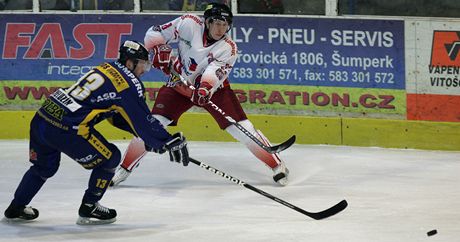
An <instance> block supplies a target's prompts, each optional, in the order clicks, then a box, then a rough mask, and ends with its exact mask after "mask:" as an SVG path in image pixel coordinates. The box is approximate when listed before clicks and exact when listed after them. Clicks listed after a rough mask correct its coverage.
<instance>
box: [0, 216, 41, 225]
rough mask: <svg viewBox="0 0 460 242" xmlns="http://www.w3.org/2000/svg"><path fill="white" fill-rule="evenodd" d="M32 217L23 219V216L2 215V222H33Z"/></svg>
mask: <svg viewBox="0 0 460 242" xmlns="http://www.w3.org/2000/svg"><path fill="white" fill-rule="evenodd" d="M34 221H35V220H34V219H23V218H7V217H3V218H2V222H3V223H8V224H26V223H32V222H34Z"/></svg>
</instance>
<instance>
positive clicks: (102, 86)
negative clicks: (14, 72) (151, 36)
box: [5, 40, 189, 225]
mask: <svg viewBox="0 0 460 242" xmlns="http://www.w3.org/2000/svg"><path fill="white" fill-rule="evenodd" d="M119 52H120V54H119V59H118V60H117V61H115V62H111V63H103V64H101V65H99V66H97V67H96V68H94V69H92V70H91V71H89V72H88V73H87V74H85V75H84V76H83V77H81V78H80V79H79V80H78V81H77V82H76V83H75V84H74V85H72V86H71V87H69V88H61V89H58V90H57V91H56V92H54V93H53V94H52V95H51V96H50V97H49V98H48V99H46V100H45V102H44V104H43V105H42V106H41V108H40V109H39V110H38V111H37V112H36V114H35V116H34V117H33V119H32V121H31V124H30V144H29V146H30V147H29V160H30V162H31V163H32V166H31V167H30V168H29V170H28V171H27V172H26V173H25V174H24V176H23V178H22V180H21V182H20V183H19V186H18V187H17V189H16V192H15V193H14V198H13V200H12V202H11V204H10V205H9V207H8V208H7V209H6V211H5V218H6V219H7V220H10V221H24V220H33V219H35V218H37V217H38V214H39V213H38V210H37V209H36V208H32V207H30V206H28V204H29V203H30V202H31V200H32V199H33V197H34V196H35V195H36V194H37V193H38V191H39V190H40V188H41V187H42V186H43V184H44V183H45V182H46V180H47V179H48V178H50V177H52V176H53V175H54V174H55V173H56V172H57V170H58V168H59V162H60V160H61V153H64V154H66V155H67V156H69V157H70V158H72V159H74V160H75V161H77V162H78V163H79V164H80V165H82V166H83V167H84V168H86V169H91V170H92V173H91V175H90V178H89V183H88V188H87V190H86V191H85V193H84V195H83V199H82V203H81V206H80V209H79V211H78V214H79V217H78V219H77V224H81V225H85V224H107V223H113V222H114V221H115V220H116V216H117V213H116V211H115V210H114V209H109V208H106V207H104V206H102V205H100V204H99V200H101V198H102V196H103V195H104V193H105V191H106V189H107V187H108V186H109V182H110V181H111V179H112V177H113V175H114V172H115V168H116V167H117V166H118V164H119V163H120V160H121V153H120V151H119V149H118V148H117V147H116V146H115V145H114V144H112V143H110V142H108V141H107V140H106V139H105V138H104V137H103V136H102V135H101V134H100V133H99V132H98V131H97V130H96V129H95V128H94V125H95V124H97V123H98V122H100V121H102V120H105V119H107V120H108V121H109V122H110V123H111V124H112V125H114V126H115V127H117V128H120V129H123V130H126V131H129V132H131V133H132V134H133V135H135V136H137V137H140V138H142V140H144V142H145V144H146V145H145V146H146V149H147V150H149V151H154V152H157V153H163V152H166V151H168V152H169V155H170V160H171V161H176V162H181V163H183V165H184V166H186V165H187V164H188V161H189V160H188V150H187V142H186V140H185V138H184V137H183V136H182V134H181V133H176V134H174V135H170V134H169V133H168V132H167V131H166V130H165V129H164V128H163V126H162V125H161V124H160V122H158V121H157V120H156V119H155V118H154V117H153V116H152V115H151V113H150V110H149V108H148V106H147V104H146V102H145V97H144V91H145V89H144V85H143V84H142V82H141V81H140V80H139V77H140V76H141V75H142V74H144V72H147V71H149V69H150V66H151V62H150V61H149V53H148V51H147V50H146V49H145V47H144V46H143V45H142V44H141V43H139V42H137V41H129V40H128V41H125V42H124V43H123V44H122V45H121V47H120V50H119Z"/></svg>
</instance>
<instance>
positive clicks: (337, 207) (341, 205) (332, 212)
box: [305, 199, 348, 220]
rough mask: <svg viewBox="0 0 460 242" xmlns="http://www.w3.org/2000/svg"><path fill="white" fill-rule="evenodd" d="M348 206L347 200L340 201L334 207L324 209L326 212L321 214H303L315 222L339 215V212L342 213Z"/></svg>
mask: <svg viewBox="0 0 460 242" xmlns="http://www.w3.org/2000/svg"><path fill="white" fill-rule="evenodd" d="M347 206H348V202H347V200H345V199H344V200H342V201H340V202H339V203H337V204H336V205H334V206H332V207H330V208H328V209H326V210H323V211H321V212H317V213H309V214H305V215H307V216H309V217H310V218H313V219H316V220H321V219H325V218H327V217H330V216H332V215H336V214H337V213H340V212H341V211H343V210H344V209H345V208H347Z"/></svg>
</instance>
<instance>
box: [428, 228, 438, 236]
mask: <svg viewBox="0 0 460 242" xmlns="http://www.w3.org/2000/svg"><path fill="white" fill-rule="evenodd" d="M437 233H438V231H437V230H436V229H433V230H431V231H428V232H427V233H426V235H428V236H433V235H435V234H437Z"/></svg>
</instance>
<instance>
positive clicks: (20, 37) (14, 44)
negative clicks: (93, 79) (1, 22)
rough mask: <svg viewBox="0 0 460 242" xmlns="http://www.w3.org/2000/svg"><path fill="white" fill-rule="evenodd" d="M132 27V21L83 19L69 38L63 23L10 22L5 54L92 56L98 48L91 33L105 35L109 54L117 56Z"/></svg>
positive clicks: (4, 48)
mask: <svg viewBox="0 0 460 242" xmlns="http://www.w3.org/2000/svg"><path fill="white" fill-rule="evenodd" d="M131 31H132V24H131V23H81V24H77V25H76V26H75V27H74V28H73V31H72V36H73V38H74V40H75V41H68V40H66V39H65V38H64V36H68V35H64V33H63V29H62V26H61V23H43V24H41V25H37V24H36V23H7V24H6V28H5V33H4V36H5V40H4V44H3V54H2V57H3V59H17V58H18V57H20V56H21V54H22V53H23V56H22V58H23V59H50V58H55V59H74V60H83V59H88V58H91V57H92V56H93V55H94V53H95V50H96V47H95V43H94V41H93V39H92V38H91V36H92V35H105V36H106V42H105V52H104V53H105V58H106V59H116V58H117V56H118V46H119V44H120V42H121V37H122V36H123V35H131ZM48 43H49V44H48ZM19 53H21V54H19Z"/></svg>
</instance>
